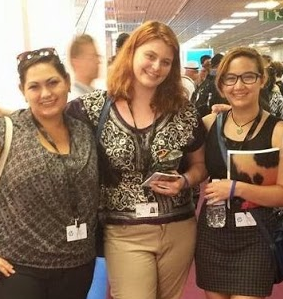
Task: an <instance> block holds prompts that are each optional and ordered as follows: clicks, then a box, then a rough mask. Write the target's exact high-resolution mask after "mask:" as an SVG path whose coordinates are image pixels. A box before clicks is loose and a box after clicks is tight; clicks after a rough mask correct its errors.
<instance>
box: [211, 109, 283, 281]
mask: <svg viewBox="0 0 283 299" xmlns="http://www.w3.org/2000/svg"><path fill="white" fill-rule="evenodd" d="M216 121H217V138H218V143H219V147H220V150H221V154H222V157H223V159H224V161H225V163H226V165H227V156H226V155H225V153H226V152H227V148H226V145H225V143H224V141H223V138H221V126H222V121H223V114H222V113H220V114H218V115H217V120H216ZM249 212H250V213H251V214H252V216H253V217H254V219H255V220H256V223H257V226H258V228H259V230H260V232H261V234H262V235H263V237H264V238H265V240H266V241H267V242H268V245H269V248H270V252H271V255H272V261H273V265H274V268H275V280H274V283H280V282H282V281H283V210H282V209H278V210H276V208H274V213H275V217H276V220H277V228H276V229H275V231H273V232H272V233H270V232H269V231H268V229H267V228H266V226H265V225H264V223H263V221H262V220H261V218H260V216H259V215H258V213H257V212H258V211H256V209H249Z"/></svg>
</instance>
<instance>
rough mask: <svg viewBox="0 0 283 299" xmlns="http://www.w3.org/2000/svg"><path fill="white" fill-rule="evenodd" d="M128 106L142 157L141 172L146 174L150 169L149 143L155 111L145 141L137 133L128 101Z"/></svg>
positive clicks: (152, 134)
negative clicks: (146, 140)
mask: <svg viewBox="0 0 283 299" xmlns="http://www.w3.org/2000/svg"><path fill="white" fill-rule="evenodd" d="M128 107H129V111H130V114H131V116H132V119H133V123H134V127H135V133H136V138H137V141H138V146H139V149H140V151H141V155H142V156H141V159H142V162H143V163H142V164H143V165H142V166H143V171H142V172H143V173H144V174H147V173H148V171H149V170H150V162H151V153H150V145H151V143H152V142H153V139H154V135H155V131H156V113H155V114H154V119H153V123H152V125H151V128H150V132H149V137H148V142H147V143H145V142H144V141H143V140H142V137H141V134H140V133H139V129H138V127H137V124H136V121H135V118H134V114H133V111H132V107H131V105H130V104H129V103H128Z"/></svg>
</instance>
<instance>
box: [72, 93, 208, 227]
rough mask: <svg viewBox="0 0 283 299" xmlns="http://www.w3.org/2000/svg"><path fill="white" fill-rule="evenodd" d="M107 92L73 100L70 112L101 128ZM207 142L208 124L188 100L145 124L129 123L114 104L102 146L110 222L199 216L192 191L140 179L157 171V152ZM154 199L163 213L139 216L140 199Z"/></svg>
mask: <svg viewBox="0 0 283 299" xmlns="http://www.w3.org/2000/svg"><path fill="white" fill-rule="evenodd" d="M106 98H107V94H106V92H105V91H101V90H96V91H94V92H92V93H90V94H87V95H84V96H82V97H81V98H80V99H77V100H75V101H72V102H71V103H70V104H69V105H70V107H69V110H68V113H70V114H72V115H74V116H76V117H79V118H81V119H85V120H86V119H88V120H90V122H91V124H92V125H93V126H94V129H96V128H97V125H98V119H99V116H100V113H101V110H102V107H103V104H104V102H105V100H106ZM153 126H154V128H153ZM140 140H143V142H144V143H145V144H146V143H147V148H148V150H147V151H146V153H145V152H144V150H143V149H142V148H141V146H140ZM203 142H204V128H203V124H202V122H201V121H200V119H199V118H198V116H197V111H196V109H195V107H194V106H193V105H192V104H190V103H189V102H188V103H187V105H186V107H184V108H183V109H180V111H179V112H178V113H176V114H174V115H173V114H171V115H167V116H164V117H163V116H162V117H160V118H159V119H157V121H156V124H155V125H152V126H149V127H148V128H144V129H136V128H134V127H131V126H130V125H129V124H127V123H126V122H125V121H124V120H123V118H122V117H121V115H120V114H119V112H118V110H117V108H116V106H115V104H113V105H112V106H111V108H110V112H109V114H108V116H107V118H106V122H105V124H104V126H103V130H102V133H101V138H100V146H99V148H100V151H99V161H100V163H101V171H102V172H101V175H102V176H103V188H102V190H103V196H102V197H103V199H104V205H105V214H106V216H105V218H106V219H105V221H106V223H112V224H140V223H148V224H157V223H168V222H171V221H179V220H184V219H188V218H190V217H192V216H194V205H193V203H192V200H191V196H190V192H189V191H182V192H180V193H179V194H178V195H176V196H173V197H168V196H164V195H161V194H157V193H154V192H153V191H151V189H149V188H145V187H142V186H141V184H142V182H143V181H144V180H145V179H146V178H147V176H149V175H150V174H151V173H152V172H153V171H154V165H158V154H157V153H158V152H159V151H160V150H165V151H173V150H179V151H182V152H183V154H184V155H185V154H186V153H188V152H190V151H195V150H197V149H198V148H199V147H200V146H201V145H202V144H203ZM145 155H149V161H150V163H148V164H147V165H148V167H145V166H144V165H145ZM173 164H174V161H173ZM159 170H161V171H162V169H159ZM149 202H150V203H151V202H157V203H158V216H157V217H143V218H137V217H136V204H137V203H149Z"/></svg>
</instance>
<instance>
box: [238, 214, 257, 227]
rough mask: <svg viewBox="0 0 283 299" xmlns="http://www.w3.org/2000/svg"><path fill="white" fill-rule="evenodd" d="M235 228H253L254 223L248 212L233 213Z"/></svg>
mask: <svg viewBox="0 0 283 299" xmlns="http://www.w3.org/2000/svg"><path fill="white" fill-rule="evenodd" d="M235 224H236V227H245V226H255V225H256V221H255V219H254V217H253V216H252V214H251V213H250V212H246V213H244V212H239V213H235Z"/></svg>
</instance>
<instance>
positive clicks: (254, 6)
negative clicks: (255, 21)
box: [245, 0, 279, 9]
mask: <svg viewBox="0 0 283 299" xmlns="http://www.w3.org/2000/svg"><path fill="white" fill-rule="evenodd" d="M278 5H279V2H278V1H272V0H271V1H261V2H252V3H249V4H247V5H246V6H245V8H252V9H260V8H261V9H264V8H265V9H272V8H274V7H276V6H278Z"/></svg>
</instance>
